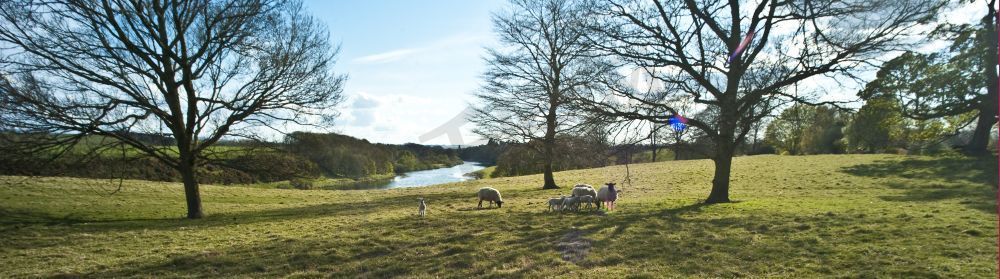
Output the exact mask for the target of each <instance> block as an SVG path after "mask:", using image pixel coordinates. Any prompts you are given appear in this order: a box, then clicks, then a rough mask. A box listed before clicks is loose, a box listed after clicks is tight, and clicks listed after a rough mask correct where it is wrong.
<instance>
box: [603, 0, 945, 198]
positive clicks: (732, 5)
mask: <svg viewBox="0 0 1000 279" xmlns="http://www.w3.org/2000/svg"><path fill="white" fill-rule="evenodd" d="M599 2H601V3H603V7H601V8H598V9H595V15H594V16H592V17H591V18H593V19H594V20H595V22H594V23H593V24H594V25H593V26H594V27H593V28H594V29H595V30H596V31H598V33H599V36H595V37H594V38H593V39H594V43H595V44H597V45H599V46H600V47H601V49H603V50H604V51H606V52H607V53H609V54H610V55H613V56H616V57H618V58H620V59H622V60H624V61H627V62H629V63H631V64H634V66H638V67H645V68H649V69H653V70H651V72H653V73H655V75H654V76H655V77H656V78H658V79H660V80H661V81H662V82H663V84H664V88H665V89H664V90H663V91H661V92H653V93H652V94H644V93H643V92H637V91H634V90H627V88H624V89H619V90H612V91H609V92H607V94H603V95H600V96H588V97H587V98H586V99H587V100H589V102H588V103H589V104H590V106H591V108H592V109H593V110H596V111H601V112H604V113H606V114H608V115H612V116H617V117H624V118H629V119H640V120H648V121H655V122H659V123H664V122H666V121H667V118H668V117H670V116H671V115H672V114H676V113H677V111H678V110H677V108H674V107H672V106H671V105H670V103H669V102H665V101H664V100H672V99H676V98H677V97H679V96H688V97H691V98H693V101H694V102H695V103H696V104H698V106H701V107H703V108H704V109H705V110H708V111H712V112H713V113H710V114H700V115H710V116H712V117H710V119H708V118H701V117H698V116H697V115H696V116H692V117H689V118H688V125H690V126H692V127H694V128H697V129H699V130H700V132H703V133H704V134H706V135H707V136H708V137H709V138H710V139H711V140H712V142H713V143H714V149H715V152H714V153H715V154H713V155H712V160H713V161H714V162H715V175H714V178H713V180H712V191H711V193H710V194H709V196H708V198H707V199H706V203H718V202H728V201H730V199H729V176H730V170H731V167H732V157H733V154H734V152H735V150H736V149H737V147H738V145H739V144H741V143H743V142H744V140H745V138H746V136H747V134H748V133H749V132H751V130H752V129H751V128H752V125H753V124H754V123H755V122H758V121H760V120H761V119H763V118H765V117H767V116H768V115H771V111H772V110H773V109H775V108H776V104H782V103H786V102H789V101H790V102H796V103H805V104H812V105H818V104H837V102H835V101H831V100H823V99H821V98H820V97H822V96H823V95H825V94H824V92H823V91H819V90H817V91H814V92H813V93H810V94H803V95H799V94H793V92H790V90H789V87H791V86H792V85H795V84H798V83H802V82H804V81H811V80H815V78H816V77H821V76H822V77H827V78H829V79H828V80H830V81H831V83H832V81H836V82H844V83H850V82H851V81H853V80H855V78H856V76H855V73H856V72H855V70H856V69H857V68H859V67H864V66H875V65H874V63H875V61H878V58H881V56H882V55H883V54H885V53H886V52H887V51H892V50H897V49H899V48H901V47H903V46H904V45H905V44H904V42H903V40H901V39H902V38H903V37H904V36H905V35H907V33H908V32H911V31H912V30H914V29H911V28H912V27H914V26H916V25H919V24H920V23H922V22H923V21H925V20H928V19H929V18H931V17H932V16H933V15H934V11H935V10H936V9H937V8H939V7H940V3H937V2H934V1H923V0H899V1H897V0H849V1H834V0H813V1H796V0H792V1H778V0H763V1H738V0H729V1H715V0H703V1H698V0H671V1H640V0H604V1H599ZM748 33H749V34H748ZM747 36H749V37H751V38H750V39H751V40H750V41H749V44H748V45H747V46H746V49H745V51H743V52H741V53H738V54H736V55H735V57H734V59H733V60H732V61H731V63H729V62H728V61H727V60H729V57H730V56H731V55H732V54H733V53H734V52H735V51H736V50H737V48H738V47H739V45H740V44H741V42H742V41H743V40H744V38H746V37H747ZM783 100H784V101H783ZM650 111H654V112H662V111H666V112H668V113H657V114H648V113H643V112H650Z"/></svg>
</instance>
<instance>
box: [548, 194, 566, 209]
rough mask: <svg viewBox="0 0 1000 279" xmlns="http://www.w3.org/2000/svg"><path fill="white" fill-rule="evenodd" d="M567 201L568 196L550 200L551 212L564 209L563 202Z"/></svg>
mask: <svg viewBox="0 0 1000 279" xmlns="http://www.w3.org/2000/svg"><path fill="white" fill-rule="evenodd" d="M564 200H566V196H565V195H563V196H560V197H558V198H551V199H549V211H556V210H560V209H562V204H563V201H564Z"/></svg>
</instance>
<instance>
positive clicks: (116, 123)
mask: <svg viewBox="0 0 1000 279" xmlns="http://www.w3.org/2000/svg"><path fill="white" fill-rule="evenodd" d="M0 45H2V46H3V47H6V48H5V49H3V50H2V54H3V56H2V58H3V60H2V64H0V65H2V68H0V69H2V71H3V75H5V76H8V77H22V78H10V79H9V80H10V81H11V82H6V83H5V85H6V86H3V92H2V93H3V98H2V100H4V105H2V106H0V114H2V115H3V116H4V118H3V119H4V121H3V123H2V124H3V125H4V126H5V129H6V130H9V131H15V132H18V133H35V134H39V133H41V134H56V135H71V136H55V137H53V138H63V139H65V138H74V137H76V138H79V137H80V136H82V135H99V136H104V137H110V138H114V139H116V140H118V141H120V142H122V143H125V144H128V145H130V146H132V147H134V148H135V149H137V150H139V151H140V152H142V153H144V154H147V155H150V156H153V157H155V158H157V159H159V160H160V161H162V162H164V163H165V164H167V165H169V166H171V167H172V168H174V169H176V170H177V171H178V172H179V173H180V174H181V176H182V179H183V182H184V192H185V197H186V200H187V217H188V218H200V217H202V216H203V212H202V206H201V197H200V193H199V189H198V180H197V177H196V170H197V169H198V168H199V165H201V164H203V162H204V160H205V159H206V158H205V156H204V154H205V153H206V152H208V150H207V149H208V148H209V147H210V146H212V145H213V144H215V143H217V142H219V141H220V140H222V139H223V138H224V137H227V136H234V135H236V136H238V135H250V134H251V133H253V132H256V131H259V130H260V129H263V128H265V127H271V126H273V125H274V124H279V123H292V122H294V123H300V124H308V123H311V122H312V120H318V119H327V120H328V119H329V117H332V116H334V115H335V112H333V111H331V110H329V108H330V107H332V106H333V105H335V104H337V103H338V102H339V101H340V100H341V91H342V83H343V81H344V79H345V77H344V76H341V75H336V74H334V73H333V72H332V71H331V69H330V68H331V66H332V65H333V63H334V58H335V57H336V49H335V48H333V47H332V46H331V44H330V42H329V34H328V32H327V31H326V29H325V27H324V26H323V25H321V24H320V23H319V22H317V21H316V20H314V19H313V18H312V17H310V16H308V15H306V14H305V12H304V10H303V8H302V5H301V3H300V2H299V1H270V0H220V1H210V0H177V1H160V0H142V1H124V0H104V1H77V0H53V1H29V0H12V1H4V2H0ZM18 81H31V82H18ZM157 129H165V130H166V131H167V132H166V133H165V134H169V135H171V136H172V137H173V140H174V141H175V143H176V146H173V147H171V146H163V145H156V144H151V143H148V142H146V141H143V140H141V139H139V138H138V137H137V136H136V135H137V133H134V132H133V131H155V130H157Z"/></svg>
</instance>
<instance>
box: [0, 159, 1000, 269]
mask: <svg viewBox="0 0 1000 279" xmlns="http://www.w3.org/2000/svg"><path fill="white" fill-rule="evenodd" d="M995 162H996V161H995V160H981V161H977V160H974V159H967V158H961V157H937V158H935V157H912V156H909V157H908V156H896V155H824V156H774V155H769V156H752V157H738V158H736V160H735V165H734V173H733V182H732V193H731V195H732V197H733V198H734V199H736V200H737V201H736V202H734V203H729V204H718V205H703V204H701V203H700V201H701V200H702V199H703V198H704V197H705V196H706V195H707V193H708V189H709V187H710V180H711V174H712V164H711V161H707V160H697V161H674V162H664V163H651V164H637V165H630V169H631V178H632V185H628V184H623V185H621V187H622V188H623V189H622V190H623V192H622V194H621V198H620V199H619V204H618V209H617V210H616V211H613V212H609V213H604V212H603V210H602V211H596V210H588V209H583V210H581V211H580V212H578V213H572V212H568V213H549V212H546V205H545V201H546V199H547V198H550V197H555V196H558V195H560V194H563V193H568V192H569V190H568V189H567V188H568V187H571V186H572V185H573V184H576V183H587V184H592V185H595V186H596V185H597V184H600V183H602V182H606V181H620V180H621V179H622V178H624V176H625V172H624V170H625V168H624V167H623V166H615V167H606V168H599V169H589V170H576V171H566V172H559V173H556V178H557V182H558V183H559V184H560V185H561V186H562V187H563V189H560V190H539V189H540V188H541V187H540V185H538V184H537V183H538V182H539V181H541V179H540V177H539V176H523V177H511V178H500V179H486V180H478V181H471V182H464V183H458V184H446V185H440V186H432V187H425V188H410V189H395V190H373V191H325V190H282V189H260V188H251V187H233V186H204V187H203V188H202V189H203V191H202V197H203V199H204V203H205V212H206V214H207V216H206V218H204V219H200V220H188V219H184V213H185V211H184V210H185V207H184V199H183V191H182V187H181V185H180V184H178V183H158V182H143V181H126V182H125V184H124V188H123V189H122V190H121V191H120V192H119V193H116V194H113V195H109V194H108V193H109V192H110V191H111V190H113V189H114V188H116V187H117V183H113V182H112V181H110V180H87V179H74V178H39V177H2V178H0V233H2V234H3V237H2V238H0V277H5V278H9V277H34V276H40V277H51V276H70V277H74V276H84V277H122V276H141V277H147V276H154V277H220V276H223V277H228V276H238V277H261V276H267V277H273V276H292V277H327V276H334V277H341V276H359V277H389V276H404V277H459V278H468V277H470V276H475V277H497V278H500V277H502V278H510V277H549V276H559V277H594V276H596V277H601V278H614V277H626V276H630V277H741V276H752V277H797V278H810V277H897V278H900V277H902V278H906V277H946V278H985V277H994V276H995V274H996V257H997V250H996V242H995V239H996V237H997V215H996V190H995V188H994V186H995V185H996V181H995V179H996V178H995V173H994V172H993V171H994V170H995V169H996V165H995ZM115 182H117V181H115ZM487 185H489V186H492V187H495V188H497V189H499V190H500V191H501V192H502V193H503V195H504V200H505V201H506V203H505V204H504V207H503V208H501V209H495V208H494V209H484V210H477V209H476V202H477V200H476V198H475V192H476V190H477V189H478V188H479V187H482V186H487ZM421 197H423V198H426V199H427V203H428V206H429V209H428V214H427V216H426V217H425V218H419V217H418V216H417V199H418V198H421Z"/></svg>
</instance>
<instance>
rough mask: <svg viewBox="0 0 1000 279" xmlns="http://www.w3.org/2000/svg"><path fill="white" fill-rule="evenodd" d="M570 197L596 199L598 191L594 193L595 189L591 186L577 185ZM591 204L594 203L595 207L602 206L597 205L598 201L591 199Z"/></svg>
mask: <svg viewBox="0 0 1000 279" xmlns="http://www.w3.org/2000/svg"><path fill="white" fill-rule="evenodd" d="M570 196H573V197H582V196H591V197H593V198H596V197H597V191H594V187H591V186H590V185H587V184H579V185H576V186H574V187H573V191H572V192H571V193H570ZM589 202H592V203H594V205H597V206H600V205H598V204H597V200H596V199H590V201H589ZM588 206H589V205H588Z"/></svg>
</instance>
